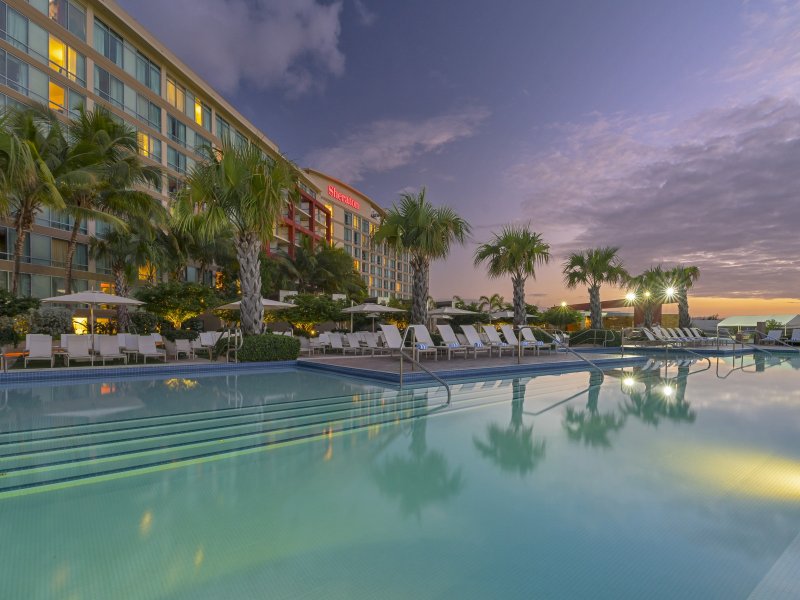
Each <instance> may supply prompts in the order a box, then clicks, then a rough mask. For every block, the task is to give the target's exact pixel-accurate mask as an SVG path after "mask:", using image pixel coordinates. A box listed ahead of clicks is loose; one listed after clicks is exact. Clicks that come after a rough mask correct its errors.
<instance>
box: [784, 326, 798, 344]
mask: <svg viewBox="0 0 800 600" xmlns="http://www.w3.org/2000/svg"><path fill="white" fill-rule="evenodd" d="M786 342H787V343H788V344H800V329H792V337H790V338H789V339H788V340H786Z"/></svg>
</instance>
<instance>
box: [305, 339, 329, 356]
mask: <svg viewBox="0 0 800 600" xmlns="http://www.w3.org/2000/svg"><path fill="white" fill-rule="evenodd" d="M308 347H309V348H311V354H314V353H315V352H316V351H317V350H319V351H320V352H322V353H323V354H325V344H323V343H322V336H319V337H315V338H310V339H309V340H308Z"/></svg>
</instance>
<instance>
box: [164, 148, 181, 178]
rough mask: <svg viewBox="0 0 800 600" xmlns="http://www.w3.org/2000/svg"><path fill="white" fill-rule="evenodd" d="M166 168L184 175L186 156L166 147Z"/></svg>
mask: <svg viewBox="0 0 800 600" xmlns="http://www.w3.org/2000/svg"><path fill="white" fill-rule="evenodd" d="M167 166H168V167H170V168H171V169H174V170H176V171H178V172H179V173H186V155H185V154H183V153H181V152H178V151H177V150H176V149H175V148H173V147H172V146H167Z"/></svg>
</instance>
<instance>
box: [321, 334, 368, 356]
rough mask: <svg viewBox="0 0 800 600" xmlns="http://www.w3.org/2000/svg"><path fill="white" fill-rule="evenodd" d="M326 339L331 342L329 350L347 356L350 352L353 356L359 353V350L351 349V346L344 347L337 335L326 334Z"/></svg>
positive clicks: (340, 337)
mask: <svg viewBox="0 0 800 600" xmlns="http://www.w3.org/2000/svg"><path fill="white" fill-rule="evenodd" d="M328 338H329V339H330V342H331V350H338V351H339V352H341V353H342V354H347V353H348V352H352V353H353V354H357V353H359V352H361V348H360V347H358V348H353V347H351V346H345V345H344V344H342V336H340V335H339V334H338V333H330V334H328Z"/></svg>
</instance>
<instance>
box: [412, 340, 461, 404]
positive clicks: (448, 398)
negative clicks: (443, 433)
mask: <svg viewBox="0 0 800 600" xmlns="http://www.w3.org/2000/svg"><path fill="white" fill-rule="evenodd" d="M414 327H415V326H414V325H409V326H408V327H406V330H405V331H404V332H403V337H402V339H401V340H400V348H399V352H400V389H401V390H402V389H403V357H405V358H407V359H408V360H410V361H411V366H412V368H413V366H414V365H417V366H418V367H419V368H420V369H422V370H423V371H425V372H426V373H427V374H428V375H430V376H431V377H432V378H433V379H435V380H436V381H438V382H439V383H440V384H441V385H442V386H443V387H444V389H445V391H446V392H447V402H446V404H447V406H450V402H451V400H452V399H453V392H452V391H451V390H450V385H448V383H447V382H446V381H445V380H444V379H442V378H441V377H439V376H438V375H436V374H435V373H434V372H433V371H431V370H430V369H428V368H427V367H425V366H424V365H423V364H422V363H421V362H419V361H418V360H417V359H415V358H414V357H413V356H409V355H408V354H406V353H405V350H404V348H405V346H406V337H407V336H408V332H409V331H413V329H414ZM411 343H412V344H413V343H414V338H412V339H411Z"/></svg>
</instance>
